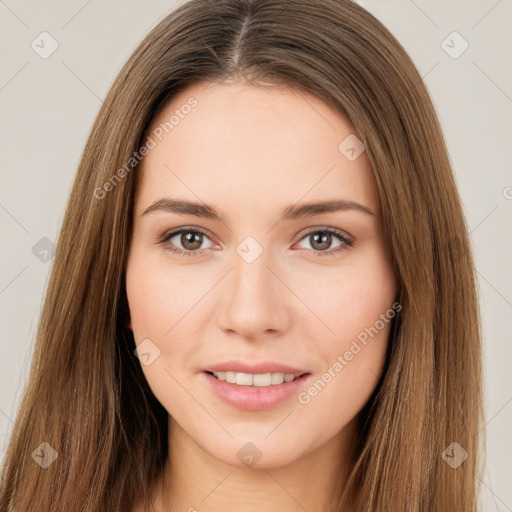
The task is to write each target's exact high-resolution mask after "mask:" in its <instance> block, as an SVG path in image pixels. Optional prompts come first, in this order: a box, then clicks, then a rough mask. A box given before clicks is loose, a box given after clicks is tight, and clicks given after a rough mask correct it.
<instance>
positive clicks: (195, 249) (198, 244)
mask: <svg viewBox="0 0 512 512" xmlns="http://www.w3.org/2000/svg"><path fill="white" fill-rule="evenodd" d="M205 241H208V242H210V245H208V246H206V247H204V246H203V244H204V242H205ZM158 242H159V243H160V244H162V245H164V246H165V248H166V249H167V250H169V251H171V252H174V253H176V254H179V255H187V256H189V255H194V254H200V253H202V251H203V249H210V248H212V247H213V244H212V242H211V240H210V239H209V238H208V236H207V235H206V233H203V232H202V231H200V230H199V229H191V228H182V229H177V230H174V231H172V232H170V233H167V234H165V235H163V237H162V238H161V239H160V240H159V241H158ZM202 246H203V247H202Z"/></svg>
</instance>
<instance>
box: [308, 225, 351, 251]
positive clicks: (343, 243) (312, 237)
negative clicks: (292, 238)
mask: <svg viewBox="0 0 512 512" xmlns="http://www.w3.org/2000/svg"><path fill="white" fill-rule="evenodd" d="M336 239H337V240H338V244H337V245H335V246H334V248H332V244H333V242H335V241H336ZM302 240H305V241H306V242H308V244H309V247H306V249H312V250H313V252H314V253H315V256H328V255H331V254H333V253H337V252H340V251H343V250H344V249H346V247H347V246H348V247H352V246H353V245H354V240H353V239H352V238H351V237H349V236H348V235H347V234H346V233H344V232H343V231H340V230H339V229H334V228H321V229H319V228H316V229H315V230H313V231H309V232H308V233H306V234H305V235H304V236H303V237H302V238H301V241H302ZM302 249H304V247H302Z"/></svg>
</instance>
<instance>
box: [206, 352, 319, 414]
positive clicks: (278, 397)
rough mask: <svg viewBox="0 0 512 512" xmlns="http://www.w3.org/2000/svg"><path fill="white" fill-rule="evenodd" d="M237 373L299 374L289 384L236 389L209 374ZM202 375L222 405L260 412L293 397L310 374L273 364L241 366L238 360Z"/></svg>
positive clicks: (237, 387)
mask: <svg viewBox="0 0 512 512" xmlns="http://www.w3.org/2000/svg"><path fill="white" fill-rule="evenodd" d="M229 371H231V372H237V373H252V374H262V373H274V372H275V373H278V372H279V373H292V374H294V375H300V377H295V379H294V380H293V381H291V382H283V383H282V384H276V385H271V386H265V387H263V386H261V387H260V386H239V385H237V384H231V383H230V382H226V381H223V380H219V379H217V378H216V377H215V376H213V375H212V374H211V372H229ZM202 375H203V376H204V378H205V379H206V382H207V385H208V386H209V387H210V389H211V390H212V391H213V392H214V393H215V394H216V395H217V396H218V397H219V398H220V399H221V400H222V401H223V402H224V403H227V404H229V405H231V406H233V407H236V408H238V409H242V410H246V411H263V410H266V409H270V408H272V407H276V406H277V405H279V404H281V403H283V402H285V401H286V400H288V399H289V398H290V397H292V396H296V395H297V394H298V393H299V391H300V389H301V388H303V387H304V386H305V385H306V383H307V381H309V380H310V377H311V374H310V373H308V372H306V371H305V370H303V369H300V368H295V367H292V366H288V365H284V364H281V363H276V362H267V361H264V362H260V363H252V364H248V363H244V362H243V361H241V360H237V361H227V362H224V363H219V364H216V365H212V366H209V367H208V368H206V369H205V370H204V371H203V373H202Z"/></svg>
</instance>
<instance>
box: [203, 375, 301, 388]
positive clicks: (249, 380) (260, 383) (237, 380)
mask: <svg viewBox="0 0 512 512" xmlns="http://www.w3.org/2000/svg"><path fill="white" fill-rule="evenodd" d="M206 373H208V374H209V375H211V376H212V377H214V378H216V379H218V380H222V381H225V382H228V383H229V384H236V385H237V386H252V387H260V388H265V387H270V386H279V385H280V384H284V383H286V382H293V381H294V380H298V379H300V378H301V377H303V376H306V375H309V373H307V372H304V373H282V372H271V373H242V372H229V371H226V372H213V371H206Z"/></svg>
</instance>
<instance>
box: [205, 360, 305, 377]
mask: <svg viewBox="0 0 512 512" xmlns="http://www.w3.org/2000/svg"><path fill="white" fill-rule="evenodd" d="M204 371H205V372H237V373H252V374H258V373H259V374H261V373H278V372H279V373H293V374H294V375H297V374H298V375H302V374H303V373H307V370H303V369H300V368H293V367H292V366H287V365H285V364H281V363H277V362H271V361H261V362H259V363H245V362H244V361H242V360H240V359H237V360H232V361H225V362H223V363H218V364H214V365H212V366H208V367H207V368H205V369H204Z"/></svg>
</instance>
